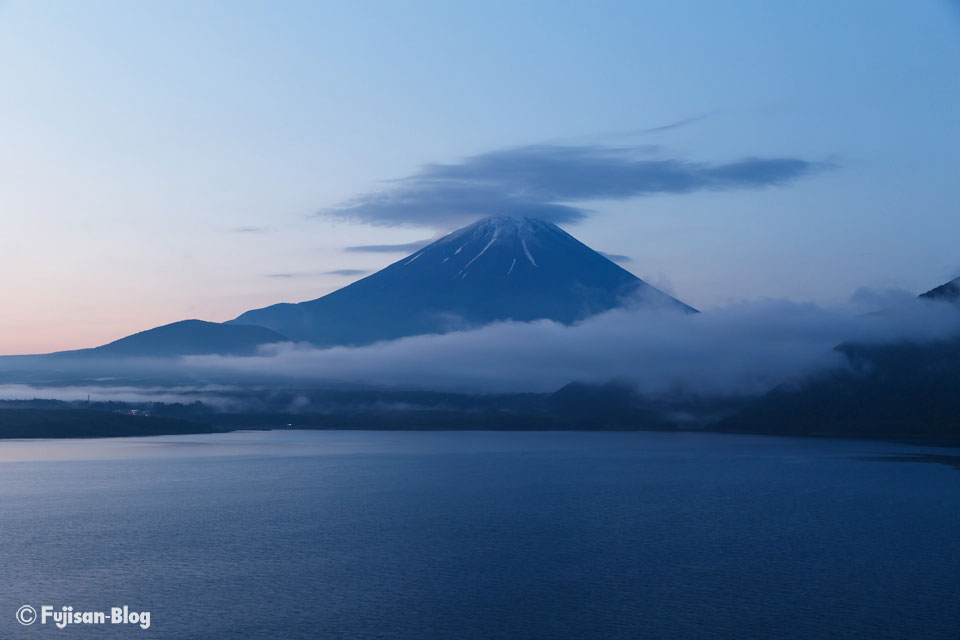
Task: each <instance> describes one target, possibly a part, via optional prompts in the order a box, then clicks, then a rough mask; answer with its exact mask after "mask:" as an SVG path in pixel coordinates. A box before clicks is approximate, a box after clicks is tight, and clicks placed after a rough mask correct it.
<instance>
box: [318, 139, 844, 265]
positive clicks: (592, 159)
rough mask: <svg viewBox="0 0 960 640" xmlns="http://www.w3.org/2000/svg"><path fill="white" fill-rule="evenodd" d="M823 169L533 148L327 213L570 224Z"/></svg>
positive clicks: (428, 172) (428, 174)
mask: <svg viewBox="0 0 960 640" xmlns="http://www.w3.org/2000/svg"><path fill="white" fill-rule="evenodd" d="M681 124H682V123H673V124H671V125H665V126H668V127H671V126H672V127H675V126H681ZM829 166H830V165H828V164H826V163H820V162H813V161H810V160H805V159H802V158H792V157H781V158H743V159H740V160H735V161H731V162H726V163H719V164H715V163H708V162H694V161H689V160H683V159H679V158H665V157H655V158H651V157H650V150H649V149H648V148H642V147H609V146H601V145H579V146H577V145H533V146H526V147H517V148H511V149H502V150H497V151H491V152H488V153H482V154H479V155H475V156H471V157H469V158H466V159H465V160H463V161H461V162H458V163H452V164H428V165H425V166H424V167H423V168H422V169H420V171H418V172H417V173H415V174H414V175H412V176H409V177H406V178H401V179H399V180H395V181H391V182H388V183H386V185H385V187H384V188H383V189H380V190H377V191H371V192H369V193H364V194H360V195H359V196H357V197H356V198H354V199H352V200H350V201H348V202H346V203H344V204H342V205H341V206H338V207H334V208H332V209H330V210H328V211H326V212H325V213H327V214H329V215H333V216H336V217H339V218H343V219H348V220H353V221H357V222H364V223H369V224H379V225H402V224H421V225H428V226H441V227H451V226H459V225H461V224H464V223H467V222H471V221H473V220H474V219H476V218H478V217H482V216H488V215H507V216H518V217H522V216H528V217H533V218H540V219H543V220H549V221H551V222H556V223H570V222H577V221H579V220H582V219H583V218H585V217H587V216H588V215H590V213H591V211H590V210H589V209H587V208H585V207H583V206H578V205H577V204H576V203H577V202H586V201H596V200H624V199H628V198H636V197H641V196H646V195H658V194H687V193H694V192H698V191H721V190H730V189H763V188H767V187H776V186H783V185H787V184H790V183H792V182H794V181H796V180H798V179H800V178H802V177H804V176H808V175H811V174H813V173H816V172H818V171H822V170H824V169H826V168H829ZM353 250H358V249H357V248H353Z"/></svg>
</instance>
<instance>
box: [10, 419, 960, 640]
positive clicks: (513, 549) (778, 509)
mask: <svg viewBox="0 0 960 640" xmlns="http://www.w3.org/2000/svg"><path fill="white" fill-rule="evenodd" d="M928 453H930V454H940V455H944V454H946V455H950V454H951V453H957V452H956V451H951V450H944V449H941V450H937V449H927V448H922V447H915V446H910V445H901V444H896V443H876V442H859V441H841V440H835V441H831V440H813V439H809V440H803V439H789V438H767V437H752V436H731V435H705V434H664V433H497V432H460V433H457V432H343V431H340V432H337V431H325V432H310V431H274V432H240V433H231V434H218V435H198V436H170V437H156V438H130V439H109V440H86V441H21V442H4V443H2V444H0V534H2V538H0V540H2V544H0V570H2V578H3V579H2V580H0V638H30V637H34V638H39V637H52V636H55V637H60V638H120V637H124V638H210V639H219V638H277V639H285V638H398V639H408V638H417V639H419V638H458V639H459V638H577V639H580V638H602V639H611V638H630V639H637V638H650V639H657V640H660V639H673V638H677V639H680V638H682V639H698V638H710V639H737V640H740V639H753V638H756V639H764V640H768V639H775V638H784V639H793V638H795V639H798V640H800V639H802V640H811V639H827V638H864V639H869V640H880V639H885V638H890V639H894V638H895V639H898V640H899V639H904V640H906V639H910V640H924V639H943V640H957V639H958V638H960V471H958V470H956V469H954V468H952V467H951V466H949V465H947V464H940V463H937V462H923V461H922V460H923V457H922V456H923V455H924V454H928ZM918 456H919V457H918ZM931 460H934V459H931ZM946 461H947V462H949V460H946ZM22 604H31V605H33V606H35V607H37V608H39V607H40V605H42V604H51V605H54V606H57V607H59V606H61V605H65V604H70V605H73V606H74V607H75V608H78V609H87V610H102V609H109V607H111V606H115V605H122V604H129V605H131V607H133V608H135V609H146V610H149V611H150V612H151V626H150V629H148V630H146V631H143V630H140V629H139V628H138V627H135V626H131V627H119V626H111V625H109V624H108V625H106V626H103V627H81V626H73V627H68V628H66V629H64V630H59V629H57V628H55V627H52V625H50V624H48V625H46V626H41V625H39V624H34V625H32V626H30V627H23V626H21V625H19V624H18V623H17V622H16V620H15V617H14V616H15V612H16V610H17V609H18V607H19V606H20V605H22Z"/></svg>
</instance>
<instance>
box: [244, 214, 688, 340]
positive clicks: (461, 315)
mask: <svg viewBox="0 0 960 640" xmlns="http://www.w3.org/2000/svg"><path fill="white" fill-rule="evenodd" d="M632 304H640V305H649V306H656V307H664V308H668V309H674V310H677V311H680V312H687V313H690V312H695V311H696V310H695V309H693V308H692V307H689V306H687V305H685V304H683V303H682V302H680V301H679V300H676V299H674V298H672V297H670V296H668V295H667V294H665V293H663V292H662V291H660V290H658V289H656V288H654V287H652V286H650V285H649V284H647V283H646V282H644V281H643V280H640V279H639V278H637V277H636V276H634V275H633V274H631V273H630V272H629V271H626V270H624V269H622V268H621V267H619V266H617V265H616V264H614V263H613V262H611V261H610V260H608V259H607V258H605V257H604V256H602V255H600V254H599V253H597V252H596V251H594V250H593V249H591V248H589V247H587V246H586V245H584V244H583V243H581V242H580V241H578V240H577V239H575V238H574V237H573V236H571V235H570V234H568V233H566V232H565V231H563V230H562V229H560V228H559V227H557V226H556V225H554V224H551V223H549V222H544V221H541V220H534V219H531V218H524V219H515V218H508V217H491V218H484V219H483V220H480V221H478V222H475V223H474V224H471V225H469V226H467V227H464V228H462V229H459V230H458V231H454V232H453V233H451V234H449V235H447V236H444V237H443V238H440V239H439V240H437V241H436V242H434V243H433V244H430V245H429V246H427V247H424V248H423V249H421V250H420V251H417V252H416V253H414V254H412V255H409V256H407V257H405V258H403V259H402V260H399V261H397V262H395V263H393V264H392V265H390V266H388V267H386V268H385V269H383V270H381V271H378V272H377V273H374V274H373V275H370V276H368V277H366V278H363V279H362V280H358V281H356V282H354V283H353V284H350V285H348V286H346V287H344V288H342V289H339V290H338V291H334V292H333V293H331V294H329V295H326V296H323V297H322V298H318V299H316V300H311V301H309V302H301V303H299V304H276V305H273V306H270V307H266V308H263V309H257V310H253V311H247V312H246V313H244V314H242V315H241V316H239V317H238V318H236V319H235V320H232V321H231V322H232V323H236V324H245V325H258V326H261V327H267V328H269V329H272V330H274V331H276V332H278V333H281V334H283V335H285V336H288V337H290V338H292V339H294V340H303V341H307V342H312V343H314V344H317V345H320V346H329V345H361V344H370V343H373V342H377V341H381V340H391V339H394V338H400V337H403V336H412V335H418V334H425V333H445V332H448V331H455V330H458V329H464V328H468V327H475V326H480V325H484V324H488V323H490V322H495V321H498V320H519V321H530V320H538V319H550V320H555V321H557V322H562V323H567V324H569V323H572V322H576V321H578V320H582V319H583V318H586V317H588V316H590V315H593V314H596V313H600V312H603V311H607V310H609V309H613V308H615V307H621V306H627V305H632Z"/></svg>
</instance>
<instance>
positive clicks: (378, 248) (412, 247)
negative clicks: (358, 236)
mask: <svg viewBox="0 0 960 640" xmlns="http://www.w3.org/2000/svg"><path fill="white" fill-rule="evenodd" d="M433 241H434V238H428V239H427V240H417V241H416V242H404V243H402V244H361V245H356V246H353V247H346V248H345V249H344V251H349V252H351V253H412V252H414V251H419V250H420V249H423V248H424V247H425V246H427V245H428V244H430V243H431V242H433Z"/></svg>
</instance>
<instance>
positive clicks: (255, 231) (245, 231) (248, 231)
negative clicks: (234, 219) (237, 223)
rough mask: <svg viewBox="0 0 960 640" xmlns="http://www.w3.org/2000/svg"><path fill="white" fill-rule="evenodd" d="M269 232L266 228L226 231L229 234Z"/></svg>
mask: <svg viewBox="0 0 960 640" xmlns="http://www.w3.org/2000/svg"><path fill="white" fill-rule="evenodd" d="M269 230H270V229H269V228H267V227H233V228H232V229H227V231H229V232H230V233H266V232H267V231H269Z"/></svg>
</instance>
